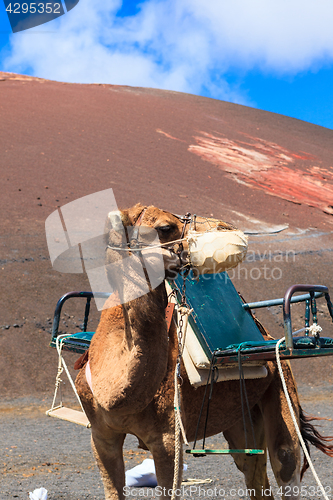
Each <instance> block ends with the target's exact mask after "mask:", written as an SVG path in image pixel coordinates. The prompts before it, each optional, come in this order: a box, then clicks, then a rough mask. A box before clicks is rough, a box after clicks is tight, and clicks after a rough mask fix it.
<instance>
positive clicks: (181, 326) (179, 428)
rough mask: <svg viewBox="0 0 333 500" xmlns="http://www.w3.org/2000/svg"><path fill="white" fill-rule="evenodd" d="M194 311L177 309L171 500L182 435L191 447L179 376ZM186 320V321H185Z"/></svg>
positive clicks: (183, 307) (182, 307)
mask: <svg viewBox="0 0 333 500" xmlns="http://www.w3.org/2000/svg"><path fill="white" fill-rule="evenodd" d="M192 310H193V309H189V308H188V307H186V306H179V307H178V308H177V312H178V315H179V316H180V318H181V320H182V321H178V328H177V340H178V356H179V359H178V360H177V363H176V367H175V372H174V384H175V394H174V400H173V404H174V411H175V465H174V473H173V484H172V495H171V500H175V498H176V490H177V486H178V482H179V469H180V455H181V450H182V443H181V439H180V435H182V438H183V441H184V443H185V444H186V446H189V443H188V440H187V437H186V432H185V429H184V425H183V421H182V417H181V412H180V384H179V383H178V376H179V375H180V374H179V370H180V358H181V357H182V355H183V351H184V346H185V337H186V330H187V321H188V316H189V314H190V313H191V312H192ZM183 318H185V321H184V320H183Z"/></svg>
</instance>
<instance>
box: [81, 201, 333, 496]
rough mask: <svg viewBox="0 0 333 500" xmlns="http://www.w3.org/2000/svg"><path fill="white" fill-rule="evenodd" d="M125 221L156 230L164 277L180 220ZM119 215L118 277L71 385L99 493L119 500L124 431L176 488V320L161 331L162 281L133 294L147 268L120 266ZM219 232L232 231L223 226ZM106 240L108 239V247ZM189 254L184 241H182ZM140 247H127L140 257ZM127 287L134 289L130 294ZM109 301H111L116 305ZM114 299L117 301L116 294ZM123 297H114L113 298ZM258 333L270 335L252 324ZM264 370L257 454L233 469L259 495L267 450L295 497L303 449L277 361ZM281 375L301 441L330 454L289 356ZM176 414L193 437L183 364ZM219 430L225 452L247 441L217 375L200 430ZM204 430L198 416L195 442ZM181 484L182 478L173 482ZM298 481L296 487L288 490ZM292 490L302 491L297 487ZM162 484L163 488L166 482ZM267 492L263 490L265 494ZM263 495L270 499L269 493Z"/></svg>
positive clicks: (172, 268) (194, 412)
mask: <svg viewBox="0 0 333 500" xmlns="http://www.w3.org/2000/svg"><path fill="white" fill-rule="evenodd" d="M120 214H121V222H122V224H123V225H124V226H125V227H126V228H133V227H136V226H138V225H142V226H146V227H151V228H154V229H155V230H156V231H157V233H158V235H159V239H160V242H161V243H162V244H163V245H164V248H163V252H162V253H163V259H164V267H165V277H166V278H170V277H174V276H175V275H176V274H177V273H178V272H179V270H180V268H181V267H182V265H183V264H184V259H185V260H186V257H184V256H183V257H182V256H179V255H178V254H176V253H175V252H173V251H172V249H171V247H173V245H174V244H171V245H170V247H168V242H174V241H177V240H179V239H180V238H181V236H182V233H183V228H184V224H183V221H182V219H181V218H179V217H177V216H175V215H173V214H171V213H169V212H166V211H163V210H161V209H158V208H156V207H154V206H149V207H145V206H142V205H140V204H137V205H135V206H134V207H132V208H130V209H128V210H123V211H121V212H120ZM117 223H118V224H119V220H118V222H117V221H116V223H115V218H114V215H111V216H110V217H109V219H108V221H107V224H106V241H107V244H108V247H107V249H106V263H107V264H108V263H110V262H114V261H115V259H116V260H118V264H119V266H118V267H119V275H118V277H117V276H116V277H115V275H114V274H113V277H112V279H113V282H112V285H113V286H114V285H115V280H116V281H117V280H118V283H117V285H118V288H117V293H116V294H114V295H113V296H111V297H110V299H108V302H107V304H106V307H105V308H104V310H103V311H102V314H101V319H100V323H99V325H98V328H97V330H96V333H95V335H94V336H93V338H92V341H91V345H90V348H89V353H88V357H89V372H88V371H87V365H85V366H83V368H82V369H81V370H80V372H79V374H78V376H77V378H76V388H77V391H78V393H79V396H80V398H81V401H82V404H83V407H84V409H85V412H86V414H87V416H88V418H89V420H90V423H91V431H92V439H91V441H92V448H93V451H94V455H95V458H96V460H97V463H98V466H99V469H100V472H101V477H102V480H103V485H104V491H105V498H106V500H111V499H112V500H116V499H123V498H124V490H123V488H124V485H125V472H124V462H123V456H122V448H123V443H124V439H125V436H126V434H132V435H135V436H136V437H137V438H138V441H139V446H141V447H142V448H144V449H148V450H149V451H150V452H151V453H152V455H153V458H154V461H155V468H156V476H157V480H158V484H159V486H160V487H162V489H163V491H164V492H165V498H169V496H170V490H171V488H172V485H173V476H174V457H175V416H174V370H175V366H176V362H177V355H178V340H177V331H176V326H175V324H173V323H172V324H171V328H170V330H169V332H168V329H167V325H166V320H165V308H166V306H167V294H166V289H165V284H164V281H162V282H161V283H160V284H159V285H158V286H157V287H156V288H152V287H150V288H149V290H148V292H147V293H145V294H143V295H141V296H138V297H137V298H135V297H136V296H137V295H140V294H136V291H137V289H138V288H140V287H142V286H143V285H144V286H147V280H146V279H147V274H146V273H145V274H144V275H142V273H141V275H138V274H137V273H136V272H135V265H130V266H129V267H128V268H126V267H125V265H122V262H123V261H121V256H119V254H120V251H119V250H117V249H119V248H120V246H118V247H117V246H115V244H114V241H115V238H117V237H118V236H117V233H115V227H114V225H115V224H117ZM221 224H222V225H223V228H224V229H225V230H232V229H235V228H234V227H233V226H231V225H229V224H228V223H221ZM110 242H111V244H110ZM183 254H184V255H186V248H184V252H183ZM139 259H140V256H139V253H138V252H137V253H135V252H134V253H133V262H134V264H135V263H138V262H139ZM143 282H144V283H143ZM133 290H134V294H133ZM115 298H116V299H117V300H116V302H115ZM119 298H120V299H121V300H119ZM119 302H120V303H119ZM257 324H258V327H259V329H260V330H261V332H262V334H263V335H264V337H266V338H267V337H268V334H267V332H266V330H265V329H264V327H263V326H262V325H261V324H260V323H259V322H258V323H257ZM267 371H268V375H267V377H266V378H264V379H261V380H260V382H258V380H247V381H246V386H247V394H248V400H249V405H250V408H251V416H252V421H253V426H254V432H255V437H256V442H257V446H258V447H259V448H262V449H264V450H265V453H264V454H263V455H254V456H247V455H236V454H235V455H233V458H234V461H235V463H236V466H237V467H238V469H239V470H240V471H242V472H243V474H244V476H245V482H246V486H247V488H248V489H249V490H250V491H251V495H252V498H253V499H254V500H259V499H262V498H266V500H267V490H268V489H269V482H268V478H267V473H266V461H267V451H268V453H269V456H270V461H271V465H272V469H273V471H274V474H275V477H276V480H277V483H278V485H279V487H281V488H282V492H283V493H285V492H287V493H286V497H285V495H284V494H283V495H282V496H283V498H288V499H290V498H293V499H296V498H299V494H298V491H300V480H301V474H302V473H303V472H304V470H305V469H306V465H307V464H305V465H304V466H303V471H301V452H300V446H299V441H298V438H297V435H296V431H295V429H294V425H293V423H292V420H291V417H290V412H289V409H288V407H287V403H286V399H285V395H284V393H283V390H282V385H281V380H280V377H279V374H278V371H277V367H276V364H275V363H274V362H267ZM283 371H284V376H285V379H286V381H287V385H288V389H289V394H290V398H291V400H292V403H293V407H294V410H295V413H296V415H297V418H298V421H299V424H300V428H301V431H302V433H303V435H304V437H305V438H306V440H307V442H310V443H312V444H314V445H315V446H317V447H319V448H320V449H321V450H322V451H324V452H325V453H327V454H329V455H332V451H333V447H332V446H329V445H327V444H326V442H325V439H327V438H323V437H322V436H320V435H319V434H318V432H317V431H316V429H315V428H314V426H313V425H312V424H311V423H310V422H309V419H308V418H307V417H305V416H304V414H303V411H302V408H301V406H300V402H299V398H298V394H297V388H296V383H295V381H294V378H293V375H292V372H291V368H290V365H289V363H288V362H283ZM181 376H182V379H183V384H182V387H181V412H182V419H183V422H184V425H185V429H186V435H187V438H188V440H189V441H193V439H194V436H195V429H196V425H197V420H198V414H199V410H200V406H201V403H202V399H203V392H204V387H199V388H197V389H194V388H193V387H192V386H191V385H190V383H189V380H188V378H187V375H186V371H185V369H184V367H183V366H182V367H181ZM220 432H223V434H224V436H225V438H226V439H227V441H228V443H229V446H230V448H231V449H243V448H245V441H244V439H245V438H244V428H243V422H242V413H241V401H240V389H239V381H236V380H235V381H234V380H232V381H223V382H217V383H216V384H215V385H214V395H213V398H212V401H211V404H210V416H209V420H208V425H207V432H206V435H207V436H212V435H215V434H218V433H220ZM202 435H203V422H201V424H200V427H199V434H198V439H201V438H202ZM180 483H181V475H180V476H179V480H178V487H179V485H180ZM295 487H296V488H295ZM297 487H299V490H298V489H297ZM164 488H165V489H164ZM264 490H266V492H265V493H266V494H264ZM269 496H270V498H273V497H272V496H271V495H269Z"/></svg>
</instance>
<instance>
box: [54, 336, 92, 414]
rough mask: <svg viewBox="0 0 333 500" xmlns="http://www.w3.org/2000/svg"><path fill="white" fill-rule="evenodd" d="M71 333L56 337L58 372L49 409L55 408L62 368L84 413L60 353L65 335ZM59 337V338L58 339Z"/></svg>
mask: <svg viewBox="0 0 333 500" xmlns="http://www.w3.org/2000/svg"><path fill="white" fill-rule="evenodd" d="M71 336H72V334H68V333H67V334H65V335H58V337H57V338H56V348H57V352H58V356H59V358H58V373H57V376H56V387H55V392H54V397H53V402H52V407H51V410H49V411H52V410H54V409H55V406H54V405H55V400H56V397H57V392H58V388H59V386H60V383H61V379H60V375H61V374H62V372H63V370H65V372H66V375H67V377H68V380H69V382H70V384H71V386H72V389H73V391H74V394H75V396H76V397H77V400H78V402H79V403H80V406H81V408H82V411H83V413H84V414H85V411H84V409H83V406H82V403H81V399H80V396H79V395H78V393H77V390H76V387H75V384H74V382H73V379H72V377H71V374H70V373H69V370H68V368H67V365H66V362H65V360H64V358H63V356H62V354H61V351H62V348H63V341H64V340H65V338H66V337H71ZM60 339H61V340H60ZM61 406H62V402H61V405H60V407H61Z"/></svg>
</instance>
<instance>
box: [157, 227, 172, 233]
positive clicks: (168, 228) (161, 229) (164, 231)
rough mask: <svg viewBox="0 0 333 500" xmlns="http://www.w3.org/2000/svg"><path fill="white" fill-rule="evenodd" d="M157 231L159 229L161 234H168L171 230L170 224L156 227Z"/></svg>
mask: <svg viewBox="0 0 333 500" xmlns="http://www.w3.org/2000/svg"><path fill="white" fill-rule="evenodd" d="M156 229H157V231H160V232H161V233H163V234H168V233H169V232H170V231H172V229H173V227H172V226H160V227H157V228H156Z"/></svg>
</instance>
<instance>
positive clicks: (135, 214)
mask: <svg viewBox="0 0 333 500" xmlns="http://www.w3.org/2000/svg"><path fill="white" fill-rule="evenodd" d="M145 208H147V207H146V206H144V205H141V203H137V204H136V205H134V207H132V208H129V209H128V210H123V211H122V221H123V224H124V226H134V224H135V223H136V221H137V220H138V218H139V217H140V215H141V213H142V212H143V210H144V209H145Z"/></svg>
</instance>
